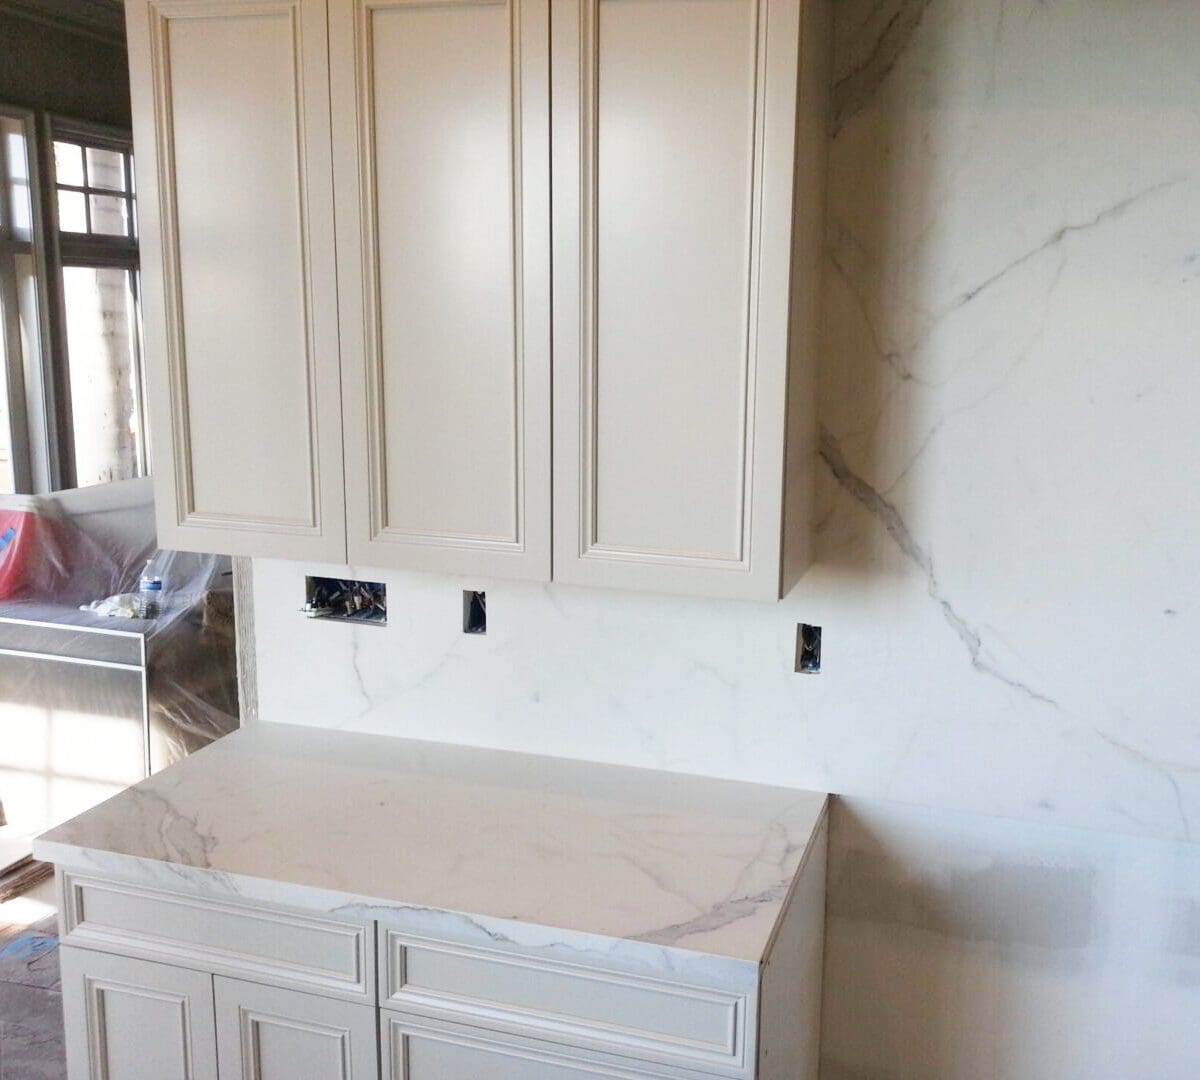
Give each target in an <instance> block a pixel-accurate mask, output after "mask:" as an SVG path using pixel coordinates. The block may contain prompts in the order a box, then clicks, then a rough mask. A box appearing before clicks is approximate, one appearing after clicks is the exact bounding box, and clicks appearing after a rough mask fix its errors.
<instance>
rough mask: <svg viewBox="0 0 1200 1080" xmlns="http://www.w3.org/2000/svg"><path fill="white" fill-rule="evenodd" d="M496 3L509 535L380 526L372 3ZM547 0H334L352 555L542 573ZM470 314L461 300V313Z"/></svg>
mask: <svg viewBox="0 0 1200 1080" xmlns="http://www.w3.org/2000/svg"><path fill="white" fill-rule="evenodd" d="M492 5H498V6H503V7H504V8H505V10H506V11H507V13H508V19H509V27H510V33H509V47H510V57H509V64H510V72H511V94H512V96H511V110H512V112H511V115H512V121H513V122H512V127H511V129H510V135H509V146H510V149H511V152H512V161H513V176H514V197H513V236H514V247H515V248H516V250H515V252H514V285H515V297H516V299H515V304H514V319H515V324H516V327H517V331H516V334H515V341H514V348H513V352H514V363H515V367H514V382H515V387H514V395H513V398H514V400H513V409H514V414H515V421H514V430H515V433H516V438H515V444H516V445H515V446H514V462H515V465H514V467H515V483H516V492H515V494H516V498H515V502H516V506H515V514H514V520H515V524H516V528H515V530H514V535H513V536H511V537H508V536H490V535H484V534H483V533H480V534H478V535H476V534H467V533H451V532H449V531H448V530H437V529H430V530H421V529H411V530H403V529H401V528H395V527H392V528H389V527H388V525H387V522H388V518H389V508H388V506H387V500H388V494H387V482H386V460H385V457H386V447H385V428H386V420H385V417H384V403H383V398H384V393H383V370H384V368H383V331H382V325H381V314H380V310H379V309H380V303H379V299H378V297H379V287H380V286H379V271H378V266H377V260H376V256H375V249H376V245H377V239H378V230H377V227H376V218H377V210H376V207H377V200H378V199H382V198H383V197H384V194H385V193H384V192H382V191H379V190H377V185H376V183H375V177H374V169H375V165H374V155H373V150H372V146H373V138H372V130H373V125H374V115H373V102H372V88H371V86H370V85H369V78H370V73H371V63H372V59H371V35H372V32H373V29H372V27H373V24H372V19H373V17H374V13H375V12H378V11H387V10H389V9H390V10H395V9H398V8H402V7H403V8H406V9H416V8H419V7H423V6H428V7H442V8H445V9H447V10H449V9H450V8H451V7H453V6H463V7H469V6H492ZM549 36H550V13H549V0H345V2H343V3H339V4H337V5H335V6H334V8H333V9H332V12H331V17H330V74H331V96H332V100H333V115H334V117H335V118H336V121H337V122H336V124H335V125H334V137H333V142H334V174H335V189H336V210H337V225H338V283H339V311H340V332H341V343H342V398H343V402H344V428H345V433H346V447H345V450H346V506H347V548H348V556H349V561H350V563H351V564H353V565H366V566H383V567H397V568H400V569H411V570H424V571H433V572H438V573H453V574H470V575H473V576H477V577H484V578H487V577H501V578H519V579H525V580H533V581H548V580H549V579H550V569H551V566H550V560H551V531H550V498H551V490H550V465H551V462H550V453H551V450H550V427H551V417H550V348H551V326H550V142H549V140H550V130H549V129H550V102H549V89H550V88H549V47H550V42H549ZM470 316H471V313H470V312H468V311H464V312H463V313H462V318H464V319H469V318H470Z"/></svg>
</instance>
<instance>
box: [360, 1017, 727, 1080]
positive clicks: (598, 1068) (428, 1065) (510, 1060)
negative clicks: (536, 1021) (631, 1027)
mask: <svg viewBox="0 0 1200 1080" xmlns="http://www.w3.org/2000/svg"><path fill="white" fill-rule="evenodd" d="M380 1050H381V1058H382V1064H383V1080H599V1078H603V1080H706V1078H707V1077H709V1076H711V1075H712V1074H711V1073H699V1072H695V1071H693V1070H690V1069H688V1070H680V1069H676V1068H672V1067H670V1066H658V1065H652V1064H650V1063H648V1062H644V1061H634V1060H630V1059H628V1058H625V1059H620V1058H605V1057H601V1056H599V1055H594V1054H592V1055H579V1056H576V1055H575V1054H572V1053H571V1052H569V1051H567V1052H564V1051H562V1050H561V1048H557V1047H555V1046H553V1045H552V1044H550V1043H546V1042H539V1041H535V1040H532V1039H512V1040H505V1039H503V1038H492V1037H490V1036H489V1035H488V1034H486V1033H484V1032H481V1031H479V1030H478V1029H476V1028H468V1027H459V1026H455V1025H453V1024H443V1023H440V1022H438V1021H428V1022H427V1021H423V1020H421V1019H419V1018H415V1017H410V1016H399V1015H389V1014H387V1013H384V1014H383V1015H382V1018H381V1027H380Z"/></svg>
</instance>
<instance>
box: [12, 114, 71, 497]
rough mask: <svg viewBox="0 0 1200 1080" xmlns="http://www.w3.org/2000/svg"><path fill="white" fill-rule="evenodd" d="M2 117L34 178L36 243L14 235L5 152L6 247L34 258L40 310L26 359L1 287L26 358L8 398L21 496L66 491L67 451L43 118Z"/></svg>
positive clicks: (17, 353) (16, 349) (16, 345)
mask: <svg viewBox="0 0 1200 1080" xmlns="http://www.w3.org/2000/svg"><path fill="white" fill-rule="evenodd" d="M0 116H4V117H5V118H6V119H8V120H11V121H15V122H16V123H17V124H18V125H20V127H21V129H22V132H23V134H24V138H25V156H26V167H27V169H28V172H29V204H30V239H29V240H28V241H23V240H18V239H16V238H15V237H13V236H11V235H10V230H9V212H10V208H9V205H8V150H7V147H0V189H2V190H0V246H2V247H4V248H6V249H7V250H6V252H5V256H7V255H8V254H10V253H12V254H16V253H18V252H19V253H22V254H30V255H31V256H32V258H33V271H34V277H35V279H36V280H35V292H34V301H35V303H36V304H37V341H36V343H35V345H36V355H33V356H26V354H25V349H24V347H23V346H22V343H21V328H20V322H19V319H20V314H19V309H20V301H19V297H18V296H17V290H16V287H15V284H14V283H13V282H8V281H4V282H0V288H3V289H4V290H5V295H6V296H7V298H8V301H9V302H8V303H5V304H4V305H3V308H4V327H3V329H2V330H0V332H3V333H4V335H5V356H6V357H8V358H9V361H11V359H12V358H14V357H18V358H20V363H17V364H14V363H11V362H8V363H6V364H5V369H6V370H5V373H4V377H5V381H6V384H7V392H8V409H9V432H10V437H11V442H12V447H11V453H12V468H13V478H14V481H15V483H14V487H15V488H16V490H17V491H18V492H22V493H32V492H41V491H52V490H55V489H57V488H60V487H62V486H64V485H63V484H62V483H61V482H60V477H61V475H62V474H61V471H60V462H59V454H58V448H59V446H60V445H61V439H60V430H61V429H60V427H59V422H58V409H57V408H56V393H55V389H54V386H53V380H52V377H51V376H52V372H51V371H50V368H51V366H52V364H51V363H50V362H49V360H48V357H49V356H50V355H51V354H52V348H53V346H52V344H51V342H52V334H53V326H52V324H53V319H52V318H51V303H50V296H49V293H48V289H47V286H48V283H49V281H50V277H51V274H50V256H49V250H48V247H47V240H48V235H47V225H46V216H45V210H46V207H45V201H44V199H43V194H44V192H45V185H44V182H43V178H44V171H43V170H44V160H43V155H42V137H41V133H42V125H41V123H40V122H39V117H38V114H37V113H36V112H35V111H34V110H32V109H27V108H23V107H21V106H16V105H9V104H7V103H5V102H0ZM0 264H2V265H0V275H5V276H7V270H8V267H9V266H10V265H11V263H10V260H9V259H8V258H7V257H5V258H2V259H0Z"/></svg>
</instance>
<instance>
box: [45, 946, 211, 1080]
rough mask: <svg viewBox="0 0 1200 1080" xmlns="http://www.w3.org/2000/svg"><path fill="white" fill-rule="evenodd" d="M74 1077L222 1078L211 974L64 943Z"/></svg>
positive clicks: (66, 1007) (65, 1007) (140, 1079)
mask: <svg viewBox="0 0 1200 1080" xmlns="http://www.w3.org/2000/svg"><path fill="white" fill-rule="evenodd" d="M59 957H60V960H61V963H62V987H63V1019H64V1023H65V1028H66V1046H67V1068H68V1070H69V1072H70V1075H71V1080H150V1078H153V1080H217V1057H216V1043H215V1040H214V1038H213V991H212V977H211V976H210V975H205V974H203V973H201V972H197V971H187V970H184V969H183V968H176V967H170V966H169V965H166V964H154V963H150V962H148V961H145V960H130V959H127V958H126V957H123V956H110V955H108V954H106V953H94V952H90V951H88V950H86V949H75V948H71V947H70V946H63V947H62V948H61V949H60V950H59Z"/></svg>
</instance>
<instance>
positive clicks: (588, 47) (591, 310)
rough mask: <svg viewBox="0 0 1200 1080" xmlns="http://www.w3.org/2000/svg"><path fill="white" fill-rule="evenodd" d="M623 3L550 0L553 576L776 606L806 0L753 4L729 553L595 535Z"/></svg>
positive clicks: (565, 580)
mask: <svg viewBox="0 0 1200 1080" xmlns="http://www.w3.org/2000/svg"><path fill="white" fill-rule="evenodd" d="M622 2H625V0H552V5H553V13H552V18H553V26H554V37H553V41H552V44H551V72H552V100H553V110H552V118H551V139H552V148H553V149H552V156H553V172H554V201H553V225H552V236H553V253H554V254H553V265H554V315H555V318H554V578H555V580H556V581H558V582H562V583H564V584H577V585H606V586H614V587H618V588H628V589H639V590H645V591H652V592H681V593H690V594H694V595H708V596H717V597H729V598H735V599H760V600H774V599H777V598H778V596H779V589H780V551H781V530H782V503H783V484H784V472H783V469H784V444H785V437H786V413H787V405H788V347H789V337H788V335H789V326H788V323H789V313H790V284H791V268H792V207H793V177H794V173H795V148H796V114H797V102H796V91H797V76H798V64H799V30H800V22H799V19H800V0H746V3H747V5H748V6H749V8H750V10H751V12H752V14H753V17H754V26H755V29H754V34H755V35H756V38H755V40H756V48H755V68H756V70H755V75H754V82H755V85H754V89H753V100H754V107H753V113H754V116H753V128H754V139H753V143H754V145H753V151H752V153H753V173H752V178H751V192H752V195H751V199H752V209H751V222H750V233H749V235H750V238H751V239H750V251H749V260H750V261H749V287H748V299H747V328H746V342H747V345H746V361H745V365H746V366H745V371H744V375H743V385H744V393H745V402H744V420H743V436H742V447H743V451H742V461H741V462H740V470H741V476H742V481H741V483H742V487H741V509H740V520H739V521H738V522H736V532H737V535H738V536H739V537H740V540H739V543H738V544H737V551H736V552H734V553H733V554H732V556H731V555H730V554H728V553H707V552H705V551H703V550H683V549H679V550H675V551H656V550H652V549H650V548H649V547H645V548H631V547H624V548H618V547H613V546H605V545H604V544H602V543H601V542H600V541H599V538H598V533H597V522H596V517H597V493H596V469H597V466H596V435H595V424H596V409H597V392H596V383H597V371H596V368H597V362H598V345H597V337H598V335H597V321H598V316H597V299H596V295H597V294H596V287H597V283H596V277H597V270H596V267H597V262H596V260H597V247H598V244H597V237H596V234H597V230H598V217H597V213H598V212H597V205H598V198H602V197H603V195H602V193H599V194H598V193H597V191H596V169H597V163H596V157H597V153H596V147H597V139H598V135H597V124H598V100H597V99H598V92H597V86H598V84H599V73H598V70H597V69H598V67H599V57H600V44H599V40H598V39H599V12H600V6H601V4H617V3H622ZM678 2H679V3H687V2H689V0H678ZM696 77H697V78H702V77H703V73H702V72H697V73H696ZM660 407H661V408H663V409H670V408H671V407H672V403H671V402H669V401H664V402H661V403H660ZM649 465H650V467H653V463H652V462H651V463H649Z"/></svg>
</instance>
